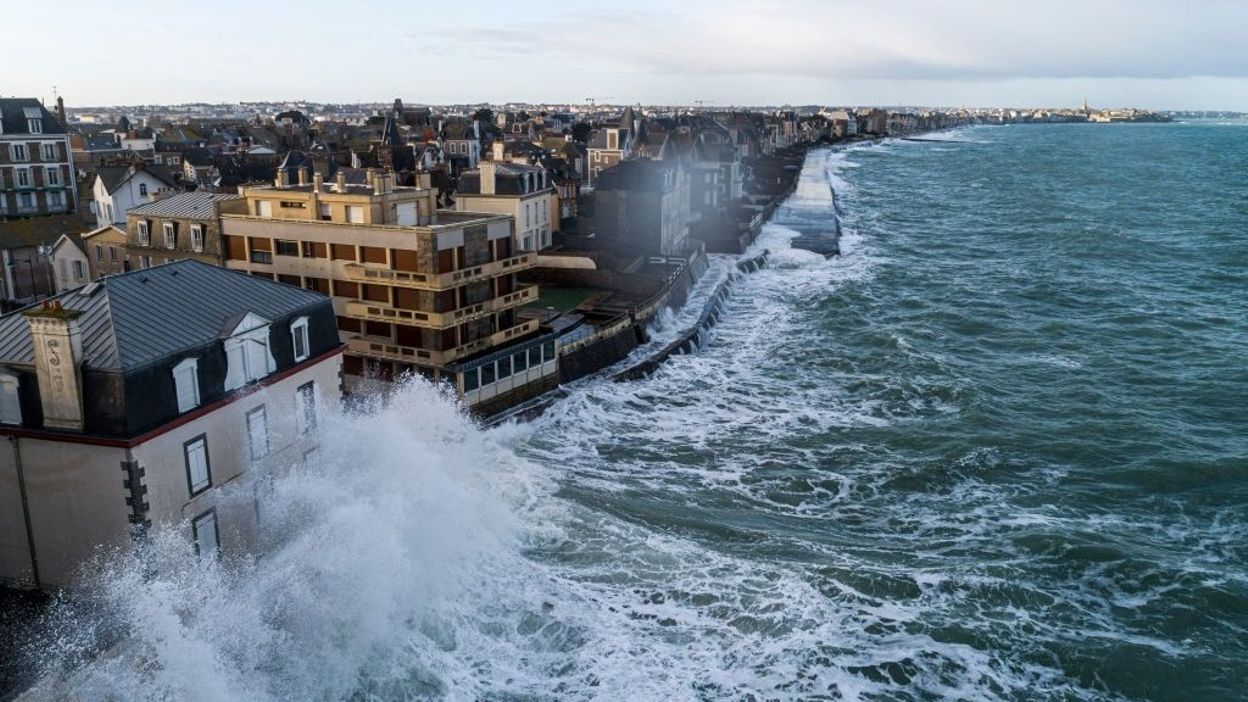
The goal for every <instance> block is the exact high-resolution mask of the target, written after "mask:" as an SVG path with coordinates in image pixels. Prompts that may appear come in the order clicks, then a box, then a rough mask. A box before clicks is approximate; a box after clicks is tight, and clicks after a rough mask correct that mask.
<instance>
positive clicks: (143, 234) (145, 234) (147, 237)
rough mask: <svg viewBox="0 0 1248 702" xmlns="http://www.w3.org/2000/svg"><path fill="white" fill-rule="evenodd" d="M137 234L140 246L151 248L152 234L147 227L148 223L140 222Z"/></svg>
mask: <svg viewBox="0 0 1248 702" xmlns="http://www.w3.org/2000/svg"><path fill="white" fill-rule="evenodd" d="M137 234H138V237H139V246H151V244H152V234H151V230H149V229H148V227H147V222H139V230H138V232H137Z"/></svg>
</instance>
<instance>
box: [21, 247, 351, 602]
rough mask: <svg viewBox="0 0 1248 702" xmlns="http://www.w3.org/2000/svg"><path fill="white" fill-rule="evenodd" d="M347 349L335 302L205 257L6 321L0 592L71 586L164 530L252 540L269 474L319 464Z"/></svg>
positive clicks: (208, 549)
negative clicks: (313, 459)
mask: <svg viewBox="0 0 1248 702" xmlns="http://www.w3.org/2000/svg"><path fill="white" fill-rule="evenodd" d="M341 351H342V345H341V343H340V342H339V340H338V336H337V333H336V329H335V327H334V317H333V310H332V306H331V305H330V303H329V300H327V299H326V298H325V297H324V296H321V295H317V294H315V293H312V292H309V291H305V290H299V289H296V288H291V287H289V286H284V285H276V284H274V283H271V282H267V281H264V280H260V279H257V278H254V277H249V276H244V275H240V274H238V273H233V272H231V271H227V270H224V269H222V268H217V267H214V266H208V265H205V264H202V263H199V262H196V261H179V262H177V263H171V264H169V265H167V266H160V267H157V268H152V269H150V270H144V271H133V272H131V273H129V274H124V275H119V276H115V277H110V278H106V279H104V280H103V281H99V282H95V283H91V284H89V285H86V286H84V287H80V288H77V289H75V290H73V291H70V292H68V293H63V294H61V295H59V296H57V297H56V298H53V299H52V300H50V301H46V302H45V303H43V304H42V306H40V307H31V308H27V309H26V310H24V311H19V312H13V313H10V314H8V315H5V316H2V317H0V434H2V435H4V436H5V437H6V438H7V439H8V441H6V442H5V443H6V447H5V450H4V451H0V582H3V583H5V584H6V585H11V586H18V587H33V588H43V589H53V588H57V587H60V586H65V585H71V584H73V583H74V581H75V578H76V577H77V575H78V573H79V568H80V566H81V565H82V564H83V563H84V562H85V561H86V560H88V559H89V558H90V557H91V556H92V555H93V554H94V553H96V552H97V549H99V548H102V547H108V548H124V547H126V546H127V545H128V544H130V543H132V540H133V539H136V538H142V534H143V533H145V531H146V530H147V529H148V528H149V527H151V526H154V525H160V526H165V527H169V528H176V529H184V530H185V532H184V533H185V534H186V535H187V537H188V540H189V541H190V543H191V544H193V548H194V549H195V550H196V551H197V552H198V553H199V554H200V556H201V557H214V556H216V555H217V554H218V553H220V552H223V551H229V550H235V549H242V548H244V547H246V546H247V545H249V544H250V543H252V540H253V539H254V537H255V534H256V526H257V522H258V520H259V519H260V515H261V514H262V513H263V510H262V509H261V505H262V498H263V493H262V489H263V485H264V481H257V480H255V478H256V477H258V476H260V475H264V474H267V473H269V472H271V471H276V470H282V469H284V468H287V467H290V466H292V465H296V464H298V463H299V462H301V461H304V460H308V458H309V457H310V456H314V455H315V453H314V452H315V450H316V436H315V431H314V429H315V427H316V424H317V421H318V417H319V416H320V414H321V413H322V412H323V411H324V410H325V409H327V408H335V407H337V405H338V404H339V402H340V387H339V385H340V369H341ZM240 437H244V438H243V439H242V440H241V441H240Z"/></svg>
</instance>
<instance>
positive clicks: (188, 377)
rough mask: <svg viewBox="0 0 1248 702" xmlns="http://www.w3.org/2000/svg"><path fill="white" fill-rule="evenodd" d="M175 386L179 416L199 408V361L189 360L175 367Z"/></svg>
mask: <svg viewBox="0 0 1248 702" xmlns="http://www.w3.org/2000/svg"><path fill="white" fill-rule="evenodd" d="M173 384H174V388H175V389H176V390H177V394H178V414H182V413H184V412H189V411H190V410H192V409H195V408H196V407H198V406H199V360H198V359H194V358H188V359H186V360H184V361H182V362H181V363H179V364H178V365H176V366H174V367H173Z"/></svg>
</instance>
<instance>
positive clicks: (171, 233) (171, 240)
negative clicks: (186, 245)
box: [161, 222, 178, 250]
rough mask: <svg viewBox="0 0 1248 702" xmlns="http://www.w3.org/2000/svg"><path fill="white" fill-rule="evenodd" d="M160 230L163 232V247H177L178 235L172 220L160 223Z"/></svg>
mask: <svg viewBox="0 0 1248 702" xmlns="http://www.w3.org/2000/svg"><path fill="white" fill-rule="evenodd" d="M161 231H163V232H164V234H165V248H166V249H169V250H173V249H176V248H177V247H178V235H177V232H176V231H175V229H174V226H173V222H165V223H164V224H162V225H161Z"/></svg>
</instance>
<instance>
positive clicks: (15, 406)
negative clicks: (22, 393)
mask: <svg viewBox="0 0 1248 702" xmlns="http://www.w3.org/2000/svg"><path fill="white" fill-rule="evenodd" d="M17 388H18V381H17V376H16V375H13V374H12V373H5V372H3V371H0V424H21V423H22V404H21V401H20V399H19V396H18V394H17Z"/></svg>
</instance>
